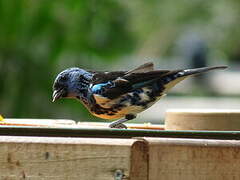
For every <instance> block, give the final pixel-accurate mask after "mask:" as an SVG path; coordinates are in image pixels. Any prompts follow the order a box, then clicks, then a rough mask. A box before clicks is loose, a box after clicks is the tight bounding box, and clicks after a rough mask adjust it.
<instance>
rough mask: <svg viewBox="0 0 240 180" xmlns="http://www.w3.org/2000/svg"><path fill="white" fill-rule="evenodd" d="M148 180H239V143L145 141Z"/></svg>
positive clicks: (147, 139)
mask: <svg viewBox="0 0 240 180" xmlns="http://www.w3.org/2000/svg"><path fill="white" fill-rule="evenodd" d="M145 141H146V142H147V143H148V147H149V179H148V180H175V179H177V180H203V179H206V180H233V179H234V180H235V179H240V171H239V169H240V141H236V140H201V139H200V140H196V139H170V138H145Z"/></svg>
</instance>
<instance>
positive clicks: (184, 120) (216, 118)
mask: <svg viewBox="0 0 240 180" xmlns="http://www.w3.org/2000/svg"><path fill="white" fill-rule="evenodd" d="M165 128H166V130H219V131H238V130H240V109H235V110H234V109H225V110H224V109H221V110H218V109H170V110H168V111H167V113H166V119H165Z"/></svg>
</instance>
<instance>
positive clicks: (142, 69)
mask: <svg viewBox="0 0 240 180" xmlns="http://www.w3.org/2000/svg"><path fill="white" fill-rule="evenodd" d="M153 70H154V65H153V63H152V62H148V63H145V64H142V65H141V66H138V67H137V68H135V69H132V70H130V71H127V72H126V74H132V73H145V72H149V71H153Z"/></svg>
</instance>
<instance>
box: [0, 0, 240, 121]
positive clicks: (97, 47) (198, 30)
mask: <svg viewBox="0 0 240 180" xmlns="http://www.w3.org/2000/svg"><path fill="white" fill-rule="evenodd" d="M195 56H197V57H198V58H199V57H200V60H199V61H198V60H197V62H199V63H197V64H200V65H201V64H203V65H204V64H210V65H211V64H233V65H236V67H237V66H238V65H237V64H238V60H239V59H240V1H238V0H212V1H202V0H192V1H187V0H180V1H173V0H152V1H146V0H132V1H128V0H115V1H114V0H105V1H97V0H78V1H77V0H62V1H58V0H51V1H49V0H38V1H36V0H1V1H0V114H3V115H4V116H5V117H15V118H23V117H24V118H68V119H75V120H81V119H83V118H86V119H88V120H97V118H95V117H93V116H91V115H89V113H87V111H86V110H85V108H83V106H82V105H81V104H80V103H79V102H77V101H73V100H68V99H66V100H59V101H58V102H56V103H52V102H51V95H52V83H53V81H54V78H55V77H56V75H57V74H58V73H59V72H60V71H62V70H63V69H65V68H67V67H71V66H78V67H82V68H86V69H97V70H103V69H107V70H111V69H112V70H116V69H129V68H132V67H134V66H136V65H137V64H141V63H143V62H146V61H154V62H155V63H156V64H157V66H158V67H161V66H162V67H164V68H165V67H166V68H180V67H181V68H182V67H190V66H197V65H194V63H192V62H191V60H193V59H194V57H195ZM198 58H195V59H198ZM202 59H203V60H204V61H202ZM195 64H196V63H195ZM238 67H239V66H238ZM203 91H204V89H198V92H200V94H201V92H203ZM190 95H194V92H192V94H191V93H190ZM206 95H207V93H206Z"/></svg>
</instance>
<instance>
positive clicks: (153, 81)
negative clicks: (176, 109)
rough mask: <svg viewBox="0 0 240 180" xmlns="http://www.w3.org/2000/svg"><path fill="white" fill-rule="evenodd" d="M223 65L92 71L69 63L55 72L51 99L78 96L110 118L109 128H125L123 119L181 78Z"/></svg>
mask: <svg viewBox="0 0 240 180" xmlns="http://www.w3.org/2000/svg"><path fill="white" fill-rule="evenodd" d="M225 68H227V66H214V67H202V68H195V69H179V70H164V69H154V64H153V63H152V62H147V63H145V64H142V65H140V66H138V67H136V68H134V69H132V70H128V71H92V70H85V69H81V68H78V67H71V68H68V69H65V70H63V71H62V72H60V73H59V74H58V75H57V77H56V79H55V81H54V83H53V95H52V101H53V102H55V101H56V100H58V99H61V98H73V99H77V100H79V101H80V102H82V104H83V105H84V106H85V107H86V108H87V109H88V110H89V112H90V113H91V114H93V115H94V116H97V117H99V118H102V119H107V120H111V121H113V122H112V123H110V125H109V127H110V128H127V126H126V125H125V124H123V123H125V122H127V121H129V120H132V119H134V118H136V116H137V114H139V113H141V112H142V111H144V110H146V109H148V108H150V107H151V106H152V105H153V104H155V103H156V102H157V101H158V100H160V99H161V98H162V97H163V96H165V95H166V93H167V92H168V91H169V90H170V89H171V88H172V87H174V86H175V85H176V84H177V83H179V82H180V81H182V80H184V79H185V78H187V77H190V76H192V75H197V74H201V73H204V72H207V71H211V70H217V69H225Z"/></svg>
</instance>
